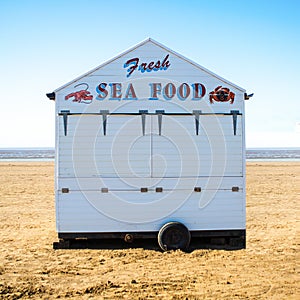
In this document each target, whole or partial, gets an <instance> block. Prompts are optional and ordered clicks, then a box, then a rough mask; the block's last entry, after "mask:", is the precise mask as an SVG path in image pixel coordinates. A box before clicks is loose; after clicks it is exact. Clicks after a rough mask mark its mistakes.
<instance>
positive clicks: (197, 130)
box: [193, 110, 202, 135]
mask: <svg viewBox="0 0 300 300" xmlns="http://www.w3.org/2000/svg"><path fill="white" fill-rule="evenodd" d="M201 113H202V111H201V110H193V114H194V115H195V126H196V135H199V121H200V114H201Z"/></svg>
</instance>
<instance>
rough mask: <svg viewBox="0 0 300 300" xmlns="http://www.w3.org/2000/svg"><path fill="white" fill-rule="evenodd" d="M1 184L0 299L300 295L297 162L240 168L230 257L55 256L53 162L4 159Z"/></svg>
mask: <svg viewBox="0 0 300 300" xmlns="http://www.w3.org/2000/svg"><path fill="white" fill-rule="evenodd" d="M0 180H1V185H0V196H1V197H0V207H1V208H0V209H1V210H0V219H1V222H0V226H1V234H2V236H1V240H0V243H1V252H0V298H3V299H19V298H25V299H28V298H30V299H55V298H64V297H68V298H80V299H122V298H123V299H278V300H279V299H280V300H281V299H300V291H299V282H300V277H299V269H298V270H297V267H296V264H297V261H298V263H299V238H297V234H299V223H297V221H298V220H297V215H299V200H300V162H251V163H247V249H244V250H236V251H225V250H209V249H205V250H204V249H197V250H194V251H192V252H190V253H184V252H181V251H172V252H165V253H162V252H160V251H159V250H156V249H148V248H147V247H144V248H143V247H139V248H134V249H126V248H124V249H117V250H112V249H101V250H91V249H88V250H86V249H85V250H53V248H52V243H53V242H54V241H57V233H56V231H55V208H54V164H53V163H50V162H1V163H0ZM297 251H298V254H297ZM297 272H298V273H297Z"/></svg>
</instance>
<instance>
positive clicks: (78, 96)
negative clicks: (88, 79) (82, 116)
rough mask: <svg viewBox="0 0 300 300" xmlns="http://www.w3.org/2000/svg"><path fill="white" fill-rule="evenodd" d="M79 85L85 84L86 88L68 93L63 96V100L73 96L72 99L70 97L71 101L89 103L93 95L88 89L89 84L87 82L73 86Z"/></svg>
mask: <svg viewBox="0 0 300 300" xmlns="http://www.w3.org/2000/svg"><path fill="white" fill-rule="evenodd" d="M80 85H86V89H85V90H80V91H77V92H74V93H70V94H68V95H67V96H65V100H68V99H70V98H72V97H74V99H72V101H73V102H78V103H85V104H90V103H91V102H92V101H93V95H90V94H91V92H89V91H88V88H89V85H88V84H87V83H79V84H77V85H75V86H74V88H76V87H78V86H80Z"/></svg>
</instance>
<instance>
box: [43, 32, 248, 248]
mask: <svg viewBox="0 0 300 300" xmlns="http://www.w3.org/2000/svg"><path fill="white" fill-rule="evenodd" d="M47 96H48V98H49V99H51V100H55V107H56V108H55V116H56V183H55V199H56V200H55V201H56V225H57V232H58V238H59V242H58V243H55V244H54V245H55V247H56V248H59V247H62V248H64V247H65V248H68V247H72V243H74V242H75V241H78V240H86V241H88V240H95V239H108V238H116V239H123V240H125V241H126V242H132V241H133V240H135V239H146V238H156V239H157V240H158V244H159V246H160V247H161V249H162V250H170V249H182V250H186V249H187V248H188V247H189V244H190V241H191V239H193V238H205V239H207V240H209V239H211V240H214V241H218V242H219V243H224V244H228V245H231V246H237V247H240V248H243V247H245V234H246V230H245V228H246V227H245V226H246V224H245V207H246V200H245V125H244V121H245V115H244V100H245V99H247V98H249V96H248V95H247V94H246V91H245V90H244V89H243V88H241V87H239V86H237V85H235V84H233V83H231V82H229V81H228V80H226V79H224V78H222V77H220V76H219V75H216V74H214V73H212V72H211V71H209V70H207V69H205V68H204V67H202V66H200V65H198V64H197V63H195V62H193V61H191V60H189V59H188V58H186V57H184V56H182V55H181V54H178V53H177V52H175V51H173V50H171V49H169V48H167V47H165V46H164V45H162V44H160V43H158V42H156V41H155V40H153V39H150V38H149V39H147V40H145V41H143V42H141V43H139V44H138V45H136V46H134V47H132V48H131V49H129V50H127V51H125V52H123V53H121V54H119V55H118V56H116V57H114V58H113V59H111V60H109V61H107V62H105V63H103V64H101V65H100V66H99V67H97V68H95V69H93V70H91V71H90V72H88V73H86V74H84V75H82V76H80V77H78V78H76V79H74V80H72V81H71V82H69V83H67V84H65V85H63V86H62V87H60V88H58V89H56V90H55V91H54V92H52V93H49V94H47Z"/></svg>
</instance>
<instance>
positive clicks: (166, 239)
mask: <svg viewBox="0 0 300 300" xmlns="http://www.w3.org/2000/svg"><path fill="white" fill-rule="evenodd" d="M157 239H158V244H159V247H160V248H161V249H162V250H163V251H168V250H177V249H180V250H182V251H186V250H187V249H188V247H189V245H190V241H191V234H190V232H189V230H188V229H187V228H186V227H185V226H184V225H183V224H182V223H179V222H169V223H166V224H165V225H164V226H163V227H162V228H161V229H160V230H159V232H158V236H157Z"/></svg>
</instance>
